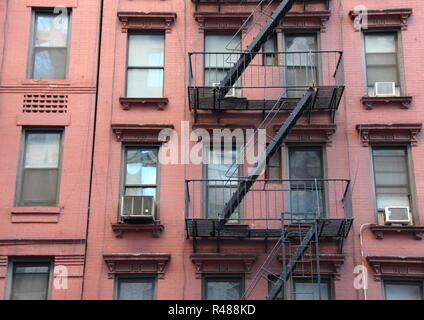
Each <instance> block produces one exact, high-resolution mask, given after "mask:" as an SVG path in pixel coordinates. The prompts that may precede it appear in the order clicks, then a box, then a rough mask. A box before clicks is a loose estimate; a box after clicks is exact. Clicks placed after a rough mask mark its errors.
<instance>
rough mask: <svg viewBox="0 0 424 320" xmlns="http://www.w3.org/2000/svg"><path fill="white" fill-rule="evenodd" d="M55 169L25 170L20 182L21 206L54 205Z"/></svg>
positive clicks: (56, 171)
mask: <svg viewBox="0 0 424 320" xmlns="http://www.w3.org/2000/svg"><path fill="white" fill-rule="evenodd" d="M57 174H58V170H57V169H25V170H24V174H23V181H22V196H21V204H22V205H40V206H42V205H55V204H56V197H57V182H58V176H57Z"/></svg>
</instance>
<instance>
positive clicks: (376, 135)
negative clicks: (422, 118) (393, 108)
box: [356, 123, 422, 147]
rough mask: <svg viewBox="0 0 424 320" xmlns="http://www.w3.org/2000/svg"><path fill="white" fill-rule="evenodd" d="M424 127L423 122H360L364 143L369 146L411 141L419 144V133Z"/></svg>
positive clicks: (358, 128)
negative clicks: (371, 144)
mask: <svg viewBox="0 0 424 320" xmlns="http://www.w3.org/2000/svg"><path fill="white" fill-rule="evenodd" d="M421 128H422V124H421V123H395V124H358V125H356V130H357V131H358V132H359V134H360V136H361V140H362V145H363V146H364V147H368V146H369V144H370V143H397V142H400V143H410V144H411V145H412V146H417V144H418V140H417V135H418V133H420V131H421Z"/></svg>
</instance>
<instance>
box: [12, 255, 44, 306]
mask: <svg viewBox="0 0 424 320" xmlns="http://www.w3.org/2000/svg"><path fill="white" fill-rule="evenodd" d="M49 278H50V264H46V263H14V270H13V279H12V281H13V283H12V290H11V297H10V298H11V299H12V300H46V299H47V298H48V288H49Z"/></svg>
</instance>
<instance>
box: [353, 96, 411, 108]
mask: <svg viewBox="0 0 424 320" xmlns="http://www.w3.org/2000/svg"><path fill="white" fill-rule="evenodd" d="M361 102H362V104H363V105H364V107H365V109H367V110H372V109H373V108H374V107H375V106H380V105H399V106H400V107H401V108H402V109H409V107H410V106H411V103H412V97H411V96H403V97H362V98H361Z"/></svg>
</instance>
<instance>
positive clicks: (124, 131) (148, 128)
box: [111, 124, 174, 144]
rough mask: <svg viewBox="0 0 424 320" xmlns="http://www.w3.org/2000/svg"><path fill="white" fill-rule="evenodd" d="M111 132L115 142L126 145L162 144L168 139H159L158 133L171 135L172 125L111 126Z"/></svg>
mask: <svg viewBox="0 0 424 320" xmlns="http://www.w3.org/2000/svg"><path fill="white" fill-rule="evenodd" d="M111 128H112V131H113V133H114V134H115V138H116V141H117V142H126V143H146V144H149V143H153V144H162V143H165V142H167V141H169V137H167V136H165V137H164V139H161V137H159V133H160V132H161V131H162V130H165V129H167V130H166V131H163V132H162V133H164V132H166V133H170V134H171V133H172V130H173V129H174V125H173V124H112V125H111Z"/></svg>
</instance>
